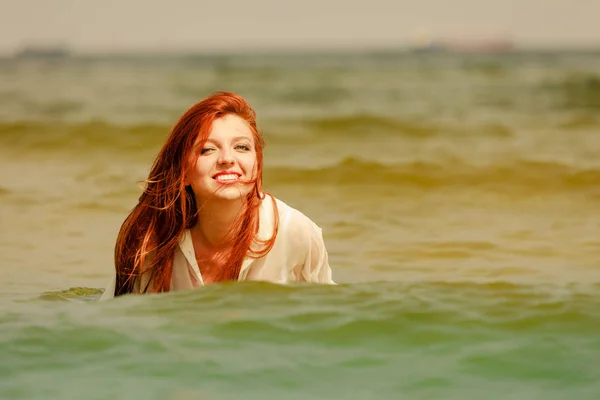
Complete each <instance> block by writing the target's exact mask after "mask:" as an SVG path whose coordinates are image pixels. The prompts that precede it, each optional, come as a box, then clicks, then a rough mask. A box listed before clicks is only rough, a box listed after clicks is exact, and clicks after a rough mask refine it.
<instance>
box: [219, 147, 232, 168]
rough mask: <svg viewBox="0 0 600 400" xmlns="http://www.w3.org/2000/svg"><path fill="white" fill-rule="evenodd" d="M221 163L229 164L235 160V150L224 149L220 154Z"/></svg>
mask: <svg viewBox="0 0 600 400" xmlns="http://www.w3.org/2000/svg"><path fill="white" fill-rule="evenodd" d="M218 161H219V164H223V165H229V164H233V163H234V162H235V159H234V158H233V152H232V151H231V150H230V149H223V150H222V151H221V152H220V154H219V160H218Z"/></svg>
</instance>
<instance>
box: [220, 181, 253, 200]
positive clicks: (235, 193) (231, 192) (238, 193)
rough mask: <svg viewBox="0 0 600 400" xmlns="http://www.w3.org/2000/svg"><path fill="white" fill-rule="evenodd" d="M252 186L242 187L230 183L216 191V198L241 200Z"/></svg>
mask: <svg viewBox="0 0 600 400" xmlns="http://www.w3.org/2000/svg"><path fill="white" fill-rule="evenodd" d="M251 189H252V188H246V187H240V186H238V185H230V186H226V187H223V188H220V189H219V190H218V191H217V192H216V193H215V199H220V200H239V199H241V198H245V197H246V196H247V195H248V193H250V190H251Z"/></svg>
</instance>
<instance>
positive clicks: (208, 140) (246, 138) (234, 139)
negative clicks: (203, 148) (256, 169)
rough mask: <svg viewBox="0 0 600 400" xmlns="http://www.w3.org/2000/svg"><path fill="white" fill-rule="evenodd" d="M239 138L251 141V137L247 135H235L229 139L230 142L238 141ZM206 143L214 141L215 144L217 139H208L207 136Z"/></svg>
mask: <svg viewBox="0 0 600 400" xmlns="http://www.w3.org/2000/svg"><path fill="white" fill-rule="evenodd" d="M240 140H248V141H252V138H251V137H249V136H236V137H234V138H233V139H232V140H231V141H232V142H238V141H240ZM206 143H215V144H216V143H217V141H216V140H214V139H210V138H208V139H206Z"/></svg>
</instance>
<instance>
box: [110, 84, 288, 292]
mask: <svg viewBox="0 0 600 400" xmlns="http://www.w3.org/2000/svg"><path fill="white" fill-rule="evenodd" d="M229 114H233V115H236V116H238V117H240V118H242V119H243V120H244V121H246V123H247V124H248V126H249V127H250V130H251V131H252V134H253V136H254V142H255V148H256V175H255V178H254V179H253V180H252V181H251V182H250V183H251V184H253V185H254V188H253V190H251V191H250V193H249V194H248V195H247V196H246V207H245V209H244V210H243V212H242V213H240V215H239V216H238V218H237V219H236V221H235V222H234V224H233V225H232V228H231V230H230V235H228V237H229V242H228V243H227V245H228V247H229V248H230V249H231V252H230V253H229V254H230V255H229V256H228V259H227V261H226V263H225V267H224V268H223V269H222V270H221V271H220V275H219V276H218V279H217V280H219V281H225V280H237V278H238V275H239V273H240V268H241V265H242V262H243V260H244V258H245V257H247V256H249V257H253V258H258V257H262V256H263V255H265V254H266V253H268V252H269V250H270V249H271V247H272V246H273V243H274V242H275V236H276V234H277V226H278V213H277V211H276V212H275V227H274V230H273V235H272V236H271V238H270V239H268V240H265V241H259V240H258V239H257V238H256V233H257V232H258V226H259V218H258V210H259V206H260V203H261V201H262V199H263V197H261V196H262V194H261V193H262V170H263V147H264V139H263V137H262V136H261V134H260V133H259V132H258V129H257V126H256V113H255V112H254V110H253V109H252V107H251V106H250V105H249V104H248V102H246V100H244V99H243V98H242V97H241V96H239V95H237V94H235V93H229V92H216V93H214V94H213V95H211V96H210V97H208V98H206V99H204V100H202V101H200V102H199V103H197V104H195V105H193V106H192V107H191V108H190V109H189V110H187V111H186V112H185V113H184V114H183V116H181V118H180V119H179V120H178V121H177V123H176V124H175V125H174V126H173V128H172V129H171V132H170V134H169V136H168V138H167V140H166V142H165V143H164V145H163V147H162V149H161V150H160V152H159V154H158V156H157V157H156V159H155V160H154V163H153V165H152V168H151V170H150V173H149V175H148V179H146V181H145V182H146V187H145V189H144V192H143V193H142V195H141V196H140V198H139V201H138V204H137V205H136V206H135V207H134V208H133V210H132V211H131V212H130V213H129V215H128V216H127V218H126V219H125V221H124V222H123V225H122V226H121V229H120V231H119V235H118V237H117V241H116V245H115V255H114V256H115V269H116V285H115V293H114V295H115V296H119V295H123V294H126V293H131V292H133V291H134V283H135V279H137V278H139V277H140V276H141V275H142V274H146V273H149V274H150V279H149V281H148V285H147V286H146V287H145V288H141V287H140V292H142V293H143V292H146V291H147V290H148V286H149V285H152V287H153V289H154V291H155V292H166V291H169V290H170V284H171V273H172V270H173V256H174V254H175V251H176V249H177V246H178V243H179V240H180V238H181V237H182V235H183V234H184V232H185V230H186V229H189V228H191V227H193V226H194V225H195V224H196V222H197V218H198V206H197V205H196V200H195V196H194V193H193V191H192V188H191V187H190V186H189V185H188V186H186V185H185V176H186V173H187V171H188V169H189V168H190V166H191V165H190V160H195V159H196V158H197V157H198V154H199V151H200V149H202V147H203V146H204V143H205V142H206V140H207V139H208V136H209V134H210V131H211V128H212V124H213V121H215V120H216V119H218V118H221V117H224V116H226V115H229ZM198 144H199V146H198ZM273 202H274V200H273ZM275 210H277V209H276V208H275ZM254 242H260V244H262V245H263V247H262V249H260V250H255V249H254V248H251V247H252V244H253V243H254ZM149 255H150V256H149Z"/></svg>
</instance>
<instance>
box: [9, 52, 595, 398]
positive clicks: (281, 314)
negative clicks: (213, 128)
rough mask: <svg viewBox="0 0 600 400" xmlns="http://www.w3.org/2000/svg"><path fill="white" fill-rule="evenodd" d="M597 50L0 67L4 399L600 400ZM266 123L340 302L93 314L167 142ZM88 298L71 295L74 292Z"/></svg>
mask: <svg viewBox="0 0 600 400" xmlns="http://www.w3.org/2000/svg"><path fill="white" fill-rule="evenodd" d="M598 71H600V53H593V52H592V53H577V52H554V53H549V52H547V53H534V52H522V53H515V54H499V55H477V54H471V55H456V54H418V55H417V54H409V53H360V54H358V53H356V54H354V53H347V54H258V55H181V56H176V55H171V56H165V55H156V56H140V55H138V56H97V57H96V56H94V57H73V58H67V59H57V60H19V59H1V60H0V273H1V274H2V279H0V398H3V399H4V398H6V399H54V398H56V399H75V398H77V399H79V398H88V399H106V398H109V399H120V398H123V399H125V398H148V399H239V398H257V399H258V398H260V399H280V398H285V399H288V398H289V399H294V398H303V399H305V398H315V399H338V398H339V399H397V398H402V399H404V398H406V399H479V398H485V399H544V400H549V399H598V398H600V367H599V366H598V362H597V360H598V359H599V358H600V262H599V260H600V239H599V238H600V213H599V212H598V210H600V189H599V187H600V186H599V183H600V117H599V115H600V114H599V111H600V74H599V73H598ZM215 90H231V91H236V92H239V93H240V94H242V95H243V96H245V97H246V98H247V99H248V100H249V101H250V102H251V103H252V104H253V106H254V107H255V109H256V111H257V113H258V117H259V125H260V128H261V130H262V131H263V132H264V134H265V136H266V139H267V147H266V149H265V190H266V191H268V192H270V193H272V194H274V195H275V196H276V197H279V198H280V199H282V200H284V201H285V202H286V203H288V204H290V205H291V206H293V207H296V208H298V209H300V210H301V211H302V212H304V213H305V214H307V215H308V216H310V217H311V219H313V220H314V221H315V222H316V223H317V224H319V226H321V227H322V228H323V232H324V238H325V241H326V244H327V248H328V252H329V259H330V263H331V265H332V269H333V278H334V280H335V281H336V282H338V283H339V285H338V286H334V287H330V286H309V285H291V286H278V285H273V284H267V283H258V282H243V283H236V284H224V285H212V286H207V287H205V288H202V289H201V290H194V291H190V292H179V293H169V294H164V295H153V296H144V297H133V296H130V297H124V298H119V299H115V300H112V301H108V302H98V301H97V299H98V298H99V296H100V293H101V292H102V290H103V288H104V287H105V286H106V284H107V283H108V281H109V279H110V276H111V273H112V268H113V267H112V251H113V246H114V241H115V238H116V234H117V231H118V229H119V226H120V224H121V223H122V221H123V219H124V218H125V216H126V215H127V212H128V211H129V210H130V209H131V208H132V207H133V206H134V204H135V202H136V200H137V198H138V196H139V194H140V188H139V184H138V181H140V180H142V179H144V178H145V175H146V173H147V171H148V168H149V167H150V164H151V162H152V158H153V157H154V155H155V154H156V153H157V152H158V149H159V147H160V145H161V144H162V141H163V140H164V138H165V137H166V135H167V134H168V131H169V129H170V127H171V126H172V125H173V123H174V122H175V120H176V119H177V117H178V116H179V115H181V113H182V112H183V111H184V110H185V109H186V108H187V107H189V106H190V105H191V104H193V103H194V102H196V101H198V100H200V99H201V98H203V97H205V96H207V95H208V94H210V93H211V92H212V91H215ZM71 288H74V289H71Z"/></svg>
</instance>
